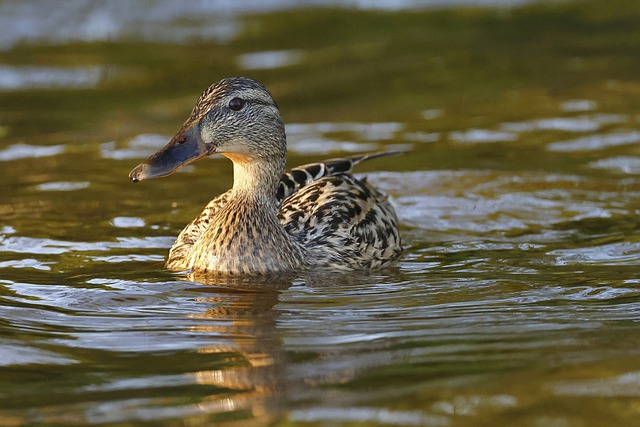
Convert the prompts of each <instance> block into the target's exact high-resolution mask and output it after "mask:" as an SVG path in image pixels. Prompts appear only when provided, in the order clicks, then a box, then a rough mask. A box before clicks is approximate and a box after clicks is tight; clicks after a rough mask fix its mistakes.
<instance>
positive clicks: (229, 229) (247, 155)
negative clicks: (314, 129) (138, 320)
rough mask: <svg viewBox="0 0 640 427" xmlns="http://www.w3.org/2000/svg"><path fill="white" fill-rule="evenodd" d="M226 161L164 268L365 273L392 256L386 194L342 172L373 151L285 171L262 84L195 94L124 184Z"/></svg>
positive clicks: (273, 107) (280, 134)
mask: <svg viewBox="0 0 640 427" xmlns="http://www.w3.org/2000/svg"><path fill="white" fill-rule="evenodd" d="M214 154H221V155H222V156H224V157H226V158H227V159H229V160H231V161H232V162H233V185H232V188H231V189H229V190H228V191H226V192H225V193H223V194H221V195H219V196H217V197H215V198H214V199H213V200H211V201H210V202H209V203H208V204H207V205H206V207H205V208H204V210H203V211H202V213H201V214H200V215H198V216H197V217H196V218H195V219H194V220H193V221H191V222H190V223H189V224H188V225H187V226H186V227H185V228H184V230H182V232H181V233H180V234H179V235H178V237H177V239H176V241H175V243H174V244H173V246H172V247H171V250H170V251H169V255H168V258H167V260H166V263H165V268H167V269H168V270H172V271H191V272H199V273H219V274H230V275H265V274H279V273H291V272H302V271H311V272H313V271H316V272H347V271H369V270H376V269H382V268H385V267H389V266H391V265H393V264H394V263H395V262H396V261H397V259H398V258H399V257H400V255H401V253H402V242H401V238H400V232H399V229H398V217H397V214H396V212H395V210H394V208H393V206H392V204H391V202H390V200H389V197H388V195H387V194H385V193H383V192H382V191H380V190H378V189H376V188H375V187H374V186H373V185H371V184H370V183H369V182H368V181H367V180H366V178H364V179H358V178H356V177H355V176H354V175H352V174H351V171H352V169H353V167H354V166H355V165H357V164H359V163H361V162H363V161H365V160H370V159H375V158H379V157H382V156H387V155H392V154H398V153H397V152H378V153H367V154H360V155H352V156H348V157H343V158H335V159H329V160H325V161H322V162H318V163H311V164H307V165H303V166H299V167H296V168H293V169H291V170H289V171H287V172H285V160H286V154H287V139H286V133H285V125H284V121H283V119H282V116H281V114H280V110H279V109H278V106H277V104H276V102H275V100H274V98H273V96H272V95H271V93H270V92H269V91H268V90H267V88H266V87H265V86H263V85H262V84H261V83H259V82H257V81H255V80H253V79H250V78H246V77H232V78H225V79H222V80H220V81H218V82H217V83H214V84H213V85H211V86H210V87H209V88H208V89H207V90H205V91H204V92H203V93H202V95H201V96H200V98H199V99H198V100H197V102H196V104H195V106H194V108H193V110H192V112H191V115H190V116H189V118H188V119H187V120H186V121H185V123H184V124H183V125H182V127H181V128H180V130H179V131H178V132H177V133H176V135H175V136H174V137H173V138H172V139H171V140H170V141H169V143H168V144H167V145H166V146H165V147H164V148H162V149H160V150H159V151H157V152H156V153H155V154H153V155H151V156H150V157H149V158H148V159H147V160H145V161H144V162H142V163H141V164H139V165H138V166H136V167H135V168H134V169H133V170H132V171H131V173H130V174H129V178H130V180H131V181H132V182H140V181H142V180H145V179H150V178H159V177H165V176H168V175H171V174H172V173H174V172H175V171H177V170H178V169H180V168H182V167H184V166H186V165H188V164H190V163H192V162H194V161H196V160H198V159H200V158H204V157H208V156H211V155H214Z"/></svg>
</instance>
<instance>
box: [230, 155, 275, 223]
mask: <svg viewBox="0 0 640 427" xmlns="http://www.w3.org/2000/svg"><path fill="white" fill-rule="evenodd" d="M231 160H232V161H233V189H232V195H233V198H234V199H237V200H243V201H244V202H246V203H247V205H246V207H247V208H251V207H255V208H257V209H265V208H266V209H267V210H268V211H270V212H271V213H273V214H274V215H276V214H277V212H278V206H277V199H276V192H277V190H278V184H279V183H280V177H281V176H282V174H283V173H284V159H282V160H278V159H272V160H263V159H260V160H255V159H251V160H247V159H243V158H235V157H234V158H232V159H231Z"/></svg>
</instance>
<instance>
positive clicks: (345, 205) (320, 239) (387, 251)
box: [278, 174, 402, 270]
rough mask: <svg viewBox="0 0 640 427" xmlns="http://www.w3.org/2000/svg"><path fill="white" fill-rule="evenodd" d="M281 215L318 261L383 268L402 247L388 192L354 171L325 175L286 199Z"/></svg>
mask: <svg viewBox="0 0 640 427" xmlns="http://www.w3.org/2000/svg"><path fill="white" fill-rule="evenodd" d="M278 217H279V219H280V222H281V224H282V225H283V226H284V228H285V230H287V232H288V233H289V234H290V235H291V236H292V237H293V238H294V239H295V240H296V241H297V242H298V243H299V244H300V245H301V246H303V247H305V248H306V249H307V253H308V257H309V259H310V260H311V261H312V262H313V264H314V265H323V266H325V267H327V268H330V269H347V270H350V269H356V270H360V269H369V268H378V267H383V266H386V265H388V264H390V263H391V262H393V261H394V260H395V259H396V258H397V257H398V256H399V255H400V253H401V252H402V246H401V242H400V236H399V233H398V225H397V224H398V220H397V217H396V214H395V211H394V210H393V207H392V206H391V204H390V203H389V201H388V200H387V196H386V195H385V194H383V193H381V192H380V191H378V190H376V189H374V188H373V187H371V186H370V185H369V184H367V183H366V182H364V181H361V180H358V179H356V178H354V177H353V176H351V175H345V174H341V175H335V176H328V177H324V178H320V179H318V180H316V181H315V182H313V183H311V184H308V185H306V186H304V187H302V188H300V190H299V191H297V192H295V193H294V194H292V195H291V196H290V197H288V198H287V199H286V200H285V201H284V203H283V204H282V206H281V208H280V213H279V215H278Z"/></svg>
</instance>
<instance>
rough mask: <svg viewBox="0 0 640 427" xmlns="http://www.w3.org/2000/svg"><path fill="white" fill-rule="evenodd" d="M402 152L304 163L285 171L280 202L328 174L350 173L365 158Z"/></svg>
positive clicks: (279, 197) (280, 187)
mask: <svg viewBox="0 0 640 427" xmlns="http://www.w3.org/2000/svg"><path fill="white" fill-rule="evenodd" d="M396 154H400V152H399V151H384V152H379V153H368V154H358V155H355V156H349V157H341V158H336V159H328V160H325V161H323V162H318V163H310V164H307V165H302V166H298V167H295V168H293V169H291V170H290V171H287V172H285V173H284V174H283V175H282V177H281V178H280V184H279V185H278V193H277V195H276V197H277V198H278V204H279V205H280V204H281V203H282V202H283V201H284V199H286V198H287V197H289V196H290V195H292V194H293V193H295V192H296V191H298V190H299V189H300V188H302V187H304V186H305V185H308V184H309V183H311V182H313V181H316V180H318V179H320V178H323V177H327V176H335V175H339V174H345V173H349V172H351V171H352V170H353V167H354V166H355V165H357V164H358V163H361V162H364V161H365V160H370V159H375V158H378V157H383V156H393V155H396Z"/></svg>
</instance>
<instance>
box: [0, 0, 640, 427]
mask: <svg viewBox="0 0 640 427" xmlns="http://www.w3.org/2000/svg"><path fill="white" fill-rule="evenodd" d="M517 3H520V2H517ZM145 4H146V3H145ZM150 4H151V5H152V7H148V5H147V6H145V8H144V10H143V9H135V7H134V8H133V9H131V10H130V11H128V13H127V18H126V19H122V20H117V19H114V17H117V16H118V14H120V13H121V11H119V9H118V8H119V6H117V5H115V4H114V5H111V3H109V5H102V4H100V3H91V2H83V3H78V7H77V8H76V9H71V10H66V11H61V10H58V9H53V10H46V7H45V6H42V5H40V6H37V5H36V6H34V3H32V2H25V1H23V2H3V3H2V4H0V9H1V10H2V11H3V13H2V16H11V17H18V18H19V19H13V18H12V19H11V20H10V21H8V23H5V27H7V26H9V25H13V27H11V28H12V29H13V30H14V31H5V32H4V33H3V35H2V36H1V37H2V39H1V40H0V46H2V49H3V50H1V51H0V103H1V105H2V106H3V108H2V109H1V110H0V167H1V168H2V178H3V179H2V180H1V182H0V194H1V195H2V197H1V199H0V310H1V313H2V315H1V317H0V318H1V320H0V344H1V345H0V421H1V422H0V424H2V425H8V426H22V425H34V424H35V425H86V424H96V425H105V424H107V425H145V424H146V425H167V426H173V425H176V426H177V425H190V426H195V425H228V426H237V425H310V426H315V425H318V426H320V425H367V426H369V425H370V426H384V425H398V426H412V425H417V426H422V425H428V426H466V425H474V426H494V425H517V426H540V425H544V426H563V427H564V426H571V427H573V426H580V427H582V426H608V425H635V424H637V422H638V421H637V420H638V419H640V410H639V408H640V358H639V357H638V356H639V355H640V354H639V353H640V333H639V328H640V325H638V319H640V275H638V264H640V233H639V228H638V218H639V213H640V180H639V179H638V174H639V171H640V150H639V148H638V147H639V146H640V145H639V141H640V138H639V137H638V135H639V134H640V102H639V101H638V99H639V98H638V93H639V92H638V87H639V86H638V77H637V70H638V69H640V64H639V63H638V62H639V59H638V58H639V57H638V55H637V46H636V45H637V43H636V41H637V40H639V39H640V38H639V37H640V34H639V33H638V31H639V30H638V28H640V27H638V25H637V18H638V17H639V16H640V9H638V5H637V4H636V3H635V2H631V1H628V2H626V1H623V0H618V1H614V2H606V4H605V3H603V2H588V1H587V2H576V3H571V2H561V3H547V4H538V3H533V4H529V5H524V6H522V5H517V4H516V2H513V3H511V5H512V6H511V7H509V8H505V7H504V5H503V4H502V3H494V4H498V6H496V7H493V6H492V7H491V8H487V9H474V8H468V7H463V8H459V7H458V8H453V9H443V8H435V9H424V10H422V9H420V8H417V7H415V4H411V2H408V3H406V4H404V3H403V4H402V5H401V7H408V6H411V8H410V9H408V10H404V9H402V8H394V7H390V3H381V5H378V6H377V7H376V8H374V9H370V10H367V9H314V8H310V7H307V8H302V9H298V8H295V7H293V6H292V5H291V4H289V3H287V2H282V3H278V7H275V8H269V9H260V10H257V11H256V13H250V12H251V11H248V10H244V9H242V8H239V9H238V8H234V7H231V6H229V7H228V8H226V9H225V8H224V7H223V6H224V5H222V6H221V5H215V4H214V5H213V6H207V5H204V4H202V5H200V6H198V7H195V6H194V8H195V9H185V10H176V9H175V8H174V7H173V6H171V4H173V3H171V4H169V3H164V2H152V3H150ZM80 5H81V6H82V7H80ZM47 7H51V6H47ZM221 7H222V9H223V10H224V13H215V12H218V10H222V9H220V8H221ZM27 12H28V13H27ZM63 12H64V13H63ZM47 15H49V16H50V17H51V18H50V20H47V19H45V17H46V16H47ZM65 17H68V18H65ZM65 19H72V20H74V19H75V20H76V21H77V22H79V24H78V25H77V26H68V25H67V26H65V25H62V24H63V23H64V22H67V21H65ZM12 22H15V24H12ZM53 23H58V24H56V25H53ZM228 75H249V76H251V77H254V78H257V79H259V80H260V81H262V82H264V83H265V84H267V86H268V87H269V88H270V89H271V90H272V92H273V93H274V95H275V97H276V100H277V101H278V104H279V105H280V108H281V110H282V112H283V115H284V117H285V121H286V122H287V131H288V134H289V148H290V150H289V151H290V155H289V164H290V165H291V166H294V165H297V164H301V163H304V162H311V161H316V160H318V159H321V158H324V157H335V156H337V155H340V154H349V153H353V152H365V151H376V150H385V149H395V150H402V151H406V152H407V153H406V154H405V155H403V156H397V157H389V158H383V159H379V160H375V161H371V162H368V163H365V164H363V165H360V166H359V169H358V172H359V173H362V174H365V175H367V176H368V179H369V180H370V181H371V182H373V183H375V184H376V185H377V186H379V187H380V188H382V189H384V190H385V191H387V192H388V193H390V194H391V195H392V197H393V199H394V203H395V205H396V207H397V211H398V214H399V217H400V221H401V224H402V235H403V238H404V243H405V247H406V252H405V255H404V256H403V258H402V259H401V261H400V262H399V264H398V265H397V267H396V268H393V269H390V270H387V271H382V272H372V273H367V274H350V275H329V276H325V275H320V274H319V275H313V276H305V275H303V276H292V277H283V278H281V279H279V280H277V281H275V280H274V279H265V280H256V279H251V280H240V279H234V280H230V279H227V280H224V279H220V278H218V279H216V278H211V277H194V276H183V275H178V274H173V273H170V272H167V271H164V270H163V269H162V263H163V260H164V259H165V257H166V254H167V252H168V249H169V247H170V246H171V244H172V242H173V239H174V238H175V236H176V235H177V234H178V233H179V231H180V230H181V229H182V227H183V226H184V225H185V224H186V223H187V222H188V221H189V220H191V219H192V218H193V217H194V216H195V215H196V214H197V213H199V211H200V209H201V208H202V206H203V205H204V204H205V203H206V202H207V201H208V200H209V199H210V198H212V197H213V196H214V195H215V194H218V193H220V192H222V191H224V190H226V189H227V188H228V187H229V185H230V184H231V168H230V165H229V163H228V162H227V161H225V160H223V159H213V160H203V161H200V162H198V163H196V164H194V165H193V166H190V167H188V168H185V170H184V172H181V173H179V174H176V175H174V176H172V177H170V178H166V179H162V180H153V181H148V182H143V183H140V184H136V185H133V184H131V183H130V182H129V181H128V179H127V174H128V172H129V171H130V170H131V169H132V168H133V167H134V166H135V165H136V164H138V163H139V162H140V161H141V160H142V159H144V158H145V157H146V156H148V155H149V154H150V153H152V152H153V151H154V150H156V149H157V148H158V147H160V146H162V145H163V144H164V143H165V142H166V141H167V140H168V139H169V138H170V137H171V135H172V133H173V132H175V131H177V129H178V128H179V127H180V125H181V124H182V122H183V120H184V119H185V118H186V117H187V115H188V113H189V111H190V109H191V107H192V104H193V102H194V101H195V99H196V98H197V96H198V95H199V93H200V92H201V91H202V90H203V89H204V88H206V87H207V86H208V85H209V84H210V83H212V82H213V81H215V80H218V79H219V78H221V77H224V76H228Z"/></svg>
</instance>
